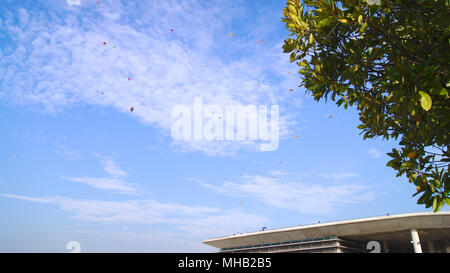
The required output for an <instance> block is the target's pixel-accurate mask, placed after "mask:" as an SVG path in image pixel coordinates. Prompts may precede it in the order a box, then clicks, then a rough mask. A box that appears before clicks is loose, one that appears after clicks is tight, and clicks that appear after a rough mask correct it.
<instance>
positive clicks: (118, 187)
mask: <svg viewBox="0 0 450 273" xmlns="http://www.w3.org/2000/svg"><path fill="white" fill-rule="evenodd" d="M62 179H64V180H67V181H72V182H77V183H81V184H85V185H88V186H91V187H93V188H95V189H99V190H106V191H113V192H118V193H122V194H136V192H137V189H136V188H134V187H132V186H131V185H130V184H129V183H127V182H124V181H122V180H120V179H116V178H98V177H62Z"/></svg>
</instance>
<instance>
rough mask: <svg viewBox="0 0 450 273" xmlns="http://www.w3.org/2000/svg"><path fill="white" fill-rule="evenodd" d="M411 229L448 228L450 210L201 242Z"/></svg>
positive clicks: (244, 242) (219, 244) (232, 243)
mask: <svg viewBox="0 0 450 273" xmlns="http://www.w3.org/2000/svg"><path fill="white" fill-rule="evenodd" d="M411 228H416V229H418V230H419V231H420V230H421V229H424V230H425V229H426V230H430V229H448V228H450V211H446V212H438V213H433V212H420V213H408V214H398V215H390V216H379V217H370V218H360V219H354V220H345V221H338V222H329V223H320V224H314V225H307V226H297V227H290V228H282V229H274V230H265V231H258V232H252V233H246V234H236V235H231V236H225V237H219V238H213V239H208V240H205V241H203V243H204V244H207V245H209V246H213V247H216V248H221V249H223V248H231V247H239V246H250V245H259V244H268V243H276V242H286V241H293V240H303V239H313V238H321V237H328V236H337V237H342V236H364V235H372V234H377V233H389V232H399V231H405V230H409V229H411Z"/></svg>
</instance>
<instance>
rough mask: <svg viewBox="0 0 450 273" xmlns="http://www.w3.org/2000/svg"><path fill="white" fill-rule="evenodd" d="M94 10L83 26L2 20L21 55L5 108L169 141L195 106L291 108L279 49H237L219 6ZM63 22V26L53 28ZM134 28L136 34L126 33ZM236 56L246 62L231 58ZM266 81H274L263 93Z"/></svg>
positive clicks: (2, 54)
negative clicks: (183, 109)
mask: <svg viewBox="0 0 450 273" xmlns="http://www.w3.org/2000/svg"><path fill="white" fill-rule="evenodd" d="M128 5H131V6H128ZM95 10H96V11H91V10H89V9H83V11H82V12H83V16H82V19H80V17H77V15H78V13H79V12H80V9H69V8H67V9H65V11H66V12H67V14H59V13H58V11H57V10H55V11H54V13H55V14H52V15H51V16H50V15H48V16H46V15H44V14H43V13H41V14H35V13H34V12H33V11H28V12H27V11H25V10H23V11H21V12H20V14H21V15H20V18H22V19H23V20H22V21H23V24H26V27H25V26H22V27H18V26H16V25H14V23H13V22H14V20H5V25H6V29H5V33H6V35H8V36H9V37H10V38H11V39H12V40H14V45H17V47H16V48H14V50H9V51H0V67H2V68H0V69H4V71H0V72H2V73H1V74H3V75H4V81H3V82H2V84H1V86H0V88H1V90H5V91H6V93H4V94H3V95H2V97H3V99H6V100H8V101H13V102H16V103H19V104H24V105H41V106H43V108H44V109H45V110H46V111H50V112H56V111H59V110H63V109H64V108H66V107H73V106H77V105H80V104H82V105H100V106H103V107H109V108H114V109H116V110H117V111H120V112H122V113H123V114H127V115H130V116H131V117H133V118H136V119H138V120H140V121H142V122H143V123H145V124H148V125H151V126H153V127H155V128H158V129H161V130H162V133H163V134H166V135H168V132H170V128H171V125H172V123H173V119H172V118H171V115H170V111H171V109H172V107H173V106H175V105H179V104H183V105H192V103H193V98H194V97H196V96H201V97H202V98H203V100H204V103H205V104H218V105H222V106H223V105H236V104H243V105H247V104H254V105H259V104H264V105H272V104H279V103H280V102H282V101H285V102H289V101H290V100H289V99H288V98H284V97H283V96H279V94H280V93H283V94H284V93H285V90H287V89H288V87H289V86H287V85H288V84H290V83H288V81H287V75H286V73H285V72H286V71H287V70H288V68H289V67H290V66H289V63H288V62H286V60H287V59H286V58H287V57H286V55H285V54H284V53H282V52H281V45H276V46H265V44H263V45H259V44H256V43H249V42H248V41H244V39H242V38H241V39H238V38H237V37H236V38H234V39H230V38H229V37H228V31H227V29H226V27H225V25H226V23H227V20H229V19H227V18H231V16H227V14H224V13H223V10H221V9H219V8H218V7H216V6H215V5H204V4H199V3H197V2H196V1H183V2H182V3H179V2H176V1H167V3H162V2H158V5H156V4H155V3H152V1H149V2H147V1H145V2H140V3H138V4H132V3H126V4H125V3H123V2H119V1H115V2H114V3H113V4H111V5H104V6H102V8H101V9H95ZM130 11H133V12H130ZM142 11H144V12H142ZM91 13H92V14H91ZM97 13H100V15H102V16H98V14H97ZM161 14H164V17H161V16H159V15H161ZM58 15H60V16H64V19H63V20H55V18H57V16H58ZM90 15H92V16H90ZM219 15H220V16H219ZM229 15H231V14H229ZM15 16H19V15H15ZM200 18H201V20H200ZM130 19H132V20H133V22H134V24H133V25H127V22H128V21H127V20H130ZM205 21H207V22H208V24H204V22H205ZM170 28H173V29H174V32H172V33H171V32H169V29H170ZM259 35H264V34H263V33H259ZM104 42H106V45H104V44H103V43H104ZM218 44H220V45H221V46H220V47H217V45H218ZM113 46H114V47H115V48H113ZM237 50H238V51H239V52H240V53H242V56H243V57H230V56H229V54H230V53H232V52H234V53H235V52H236V51H237ZM260 56H264V58H261V57H260ZM281 59H283V60H284V62H282V61H281ZM203 64H208V67H205V66H204V65H203ZM269 64H270V65H269ZM274 64H276V65H274ZM128 77H130V78H131V80H130V81H129V80H128ZM270 77H278V78H279V79H271V78H270ZM261 79H267V80H265V81H264V85H263V86H262V87H258V81H260V80H261ZM289 88H290V87H289ZM101 92H103V94H101ZM130 106H133V107H134V108H135V111H133V112H132V113H131V112H130V111H129V110H128V109H129V107H130ZM35 107H36V106H35ZM283 113H284V114H283ZM280 115H281V116H280V137H283V135H286V133H287V126H288V125H289V122H288V121H287V120H288V117H287V116H286V115H287V113H286V111H283V109H281V113H280ZM177 145H183V146H185V149H184V150H194V151H204V152H205V153H207V154H213V153H214V152H215V151H218V153H219V154H221V155H228V154H233V150H236V149H248V148H250V149H252V147H253V144H252V143H250V144H249V142H234V143H232V144H230V143H226V142H214V143H213V144H212V142H210V141H197V142H182V143H180V142H178V143H177ZM217 146H220V147H219V148H218V149H217ZM229 150H231V153H230V152H229Z"/></svg>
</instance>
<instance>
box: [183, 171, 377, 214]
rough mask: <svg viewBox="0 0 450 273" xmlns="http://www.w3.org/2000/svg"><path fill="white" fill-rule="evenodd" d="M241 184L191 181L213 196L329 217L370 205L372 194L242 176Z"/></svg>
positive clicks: (355, 187)
mask: <svg viewBox="0 0 450 273" xmlns="http://www.w3.org/2000/svg"><path fill="white" fill-rule="evenodd" d="M241 180H242V182H230V181H227V182H224V183H223V184H221V185H212V184H208V183H206V182H203V181H202V180H200V179H191V181H194V182H196V183H198V184H199V185H201V186H202V187H205V188H208V189H210V190H212V191H214V192H215V193H217V194H221V195H227V196H236V197H246V198H255V199H256V200H258V201H259V202H262V203H264V204H267V205H270V206H273V207H277V208H282V209H290V210H296V211H300V212H303V213H310V214H317V213H332V212H333V211H335V210H336V209H337V208H339V207H342V206H344V205H348V204H355V203H362V202H367V201H371V200H373V198H374V194H373V192H372V191H371V189H370V187H368V186H366V185H363V184H360V183H339V184H336V183H333V184H332V185H323V184H319V183H317V182H316V183H314V182H287V181H288V179H287V178H283V179H280V178H278V177H277V178H276V179H274V178H273V177H265V176H259V175H244V176H243V177H242V179H241Z"/></svg>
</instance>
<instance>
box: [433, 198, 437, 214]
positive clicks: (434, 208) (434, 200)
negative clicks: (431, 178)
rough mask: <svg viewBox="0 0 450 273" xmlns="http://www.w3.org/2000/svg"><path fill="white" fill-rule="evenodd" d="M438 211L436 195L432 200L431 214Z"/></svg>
mask: <svg viewBox="0 0 450 273" xmlns="http://www.w3.org/2000/svg"><path fill="white" fill-rule="evenodd" d="M437 209H438V196H437V195H436V196H435V197H434V199H433V212H436V211H437Z"/></svg>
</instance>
